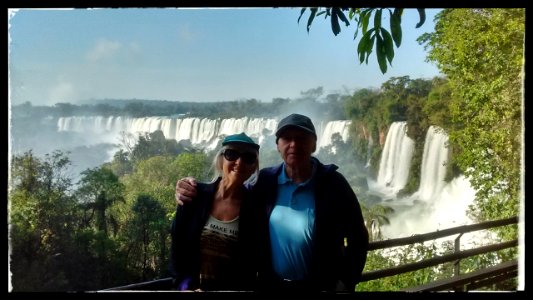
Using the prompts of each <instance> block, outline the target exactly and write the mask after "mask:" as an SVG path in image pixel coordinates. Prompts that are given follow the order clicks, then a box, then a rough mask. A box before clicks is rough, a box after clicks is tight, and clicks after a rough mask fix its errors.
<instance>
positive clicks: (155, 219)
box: [128, 194, 169, 281]
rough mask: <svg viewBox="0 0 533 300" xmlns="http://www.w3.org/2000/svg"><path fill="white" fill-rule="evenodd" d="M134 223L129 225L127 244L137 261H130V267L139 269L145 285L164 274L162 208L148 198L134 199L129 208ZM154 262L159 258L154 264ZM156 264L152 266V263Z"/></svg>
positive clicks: (146, 196)
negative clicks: (151, 279) (128, 240)
mask: <svg viewBox="0 0 533 300" xmlns="http://www.w3.org/2000/svg"><path fill="white" fill-rule="evenodd" d="M131 210H132V213H133V219H132V220H131V222H130V223H129V225H128V231H129V232H130V241H131V242H132V244H133V245H132V246H133V248H134V249H135V250H134V253H137V254H138V256H136V257H129V261H130V264H132V265H134V266H140V269H141V274H142V276H141V278H140V280H142V281H146V280H147V279H148V278H154V277H157V276H161V275H162V273H163V272H162V270H165V269H166V268H165V264H164V263H163V262H164V261H165V256H166V251H165V249H166V240H167V235H168V234H167V230H166V229H167V228H169V226H168V224H167V222H166V221H165V210H164V209H163V207H162V206H161V204H160V203H159V202H158V201H157V200H156V199H153V198H152V197H151V196H150V195H147V194H140V195H138V196H137V199H136V200H135V202H134V204H133V207H132V209H131ZM154 258H158V259H157V260H155V259H154ZM155 261H157V263H151V262H155Z"/></svg>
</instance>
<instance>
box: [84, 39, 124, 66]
mask: <svg viewBox="0 0 533 300" xmlns="http://www.w3.org/2000/svg"><path fill="white" fill-rule="evenodd" d="M121 47H122V45H121V44H120V43H119V42H116V41H109V40H107V39H100V40H98V42H97V43H96V45H95V46H94V48H93V49H92V50H91V51H89V53H88V54H87V59H88V60H89V61H91V62H96V61H100V60H103V59H108V58H112V57H113V56H114V55H115V54H116V53H117V52H118V51H119V50H120V48H121Z"/></svg>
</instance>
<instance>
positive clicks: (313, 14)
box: [307, 7, 318, 32]
mask: <svg viewBox="0 0 533 300" xmlns="http://www.w3.org/2000/svg"><path fill="white" fill-rule="evenodd" d="M317 10H318V8H316V7H314V8H311V15H310V16H309V20H307V32H309V29H311V24H313V19H314V18H315V15H316V12H317Z"/></svg>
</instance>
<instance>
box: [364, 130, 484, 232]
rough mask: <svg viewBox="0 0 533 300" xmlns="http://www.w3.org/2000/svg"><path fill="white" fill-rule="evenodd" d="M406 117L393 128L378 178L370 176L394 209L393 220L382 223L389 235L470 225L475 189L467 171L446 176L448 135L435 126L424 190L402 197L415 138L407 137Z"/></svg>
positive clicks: (427, 144)
mask: <svg viewBox="0 0 533 300" xmlns="http://www.w3.org/2000/svg"><path fill="white" fill-rule="evenodd" d="M406 126H407V124H406V123H405V122H394V123H392V124H391V126H390V128H389V132H388V133H387V138H386V140H385V146H384V149H383V153H382V158H381V162H380V168H379V173H378V178H377V181H376V182H372V181H370V180H369V188H370V189H371V192H373V193H375V194H377V195H380V196H381V197H382V199H383V200H384V202H383V203H381V204H382V205H388V206H391V207H393V208H394V209H395V211H396V212H395V213H394V214H393V215H392V216H390V222H391V224H390V225H389V226H383V228H382V234H383V236H384V237H386V238H397V237H404V236H410V235H413V234H421V233H426V232H431V231H435V230H440V229H445V228H450V227H455V226H460V225H465V224H471V223H473V222H472V221H471V220H470V219H469V218H468V217H467V215H466V211H467V209H468V205H470V204H471V203H473V201H474V197H475V191H474V190H473V188H472V187H471V186H470V182H469V181H468V179H467V178H465V177H464V176H459V177H457V178H454V179H453V180H451V181H450V182H448V183H447V182H446V181H445V175H446V163H447V162H448V148H447V142H448V136H447V135H446V133H445V132H444V131H443V130H442V129H440V128H438V127H435V126H431V127H430V128H429V129H428V132H427V134H426V139H425V143H424V153H423V157H422V166H421V178H420V186H419V189H418V190H417V191H416V192H415V193H413V194H412V195H410V196H406V197H403V198H398V197H397V195H396V194H397V192H398V191H399V190H400V189H402V188H403V187H404V186H405V184H406V182H407V177H408V175H409V166H410V163H411V159H412V151H413V146H414V144H412V140H410V139H409V138H408V137H407V136H406Z"/></svg>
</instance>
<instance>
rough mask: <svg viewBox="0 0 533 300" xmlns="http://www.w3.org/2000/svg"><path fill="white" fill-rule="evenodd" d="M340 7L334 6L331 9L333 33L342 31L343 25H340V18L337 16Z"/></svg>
mask: <svg viewBox="0 0 533 300" xmlns="http://www.w3.org/2000/svg"><path fill="white" fill-rule="evenodd" d="M338 10H339V9H338V8H333V9H332V10H331V30H333V34H334V35H337V34H339V32H341V27H340V26H339V18H338V17H337V11H338Z"/></svg>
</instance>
